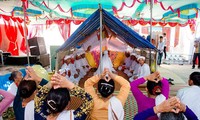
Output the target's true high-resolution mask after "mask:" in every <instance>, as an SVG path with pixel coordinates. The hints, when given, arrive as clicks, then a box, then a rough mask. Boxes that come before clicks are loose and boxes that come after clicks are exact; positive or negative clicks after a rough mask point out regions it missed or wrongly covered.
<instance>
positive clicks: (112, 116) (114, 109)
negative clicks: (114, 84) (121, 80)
mask: <svg viewBox="0 0 200 120" xmlns="http://www.w3.org/2000/svg"><path fill="white" fill-rule="evenodd" d="M109 102H110V103H109V106H108V120H123V119H124V108H123V105H122V103H121V102H120V100H119V99H117V98H116V97H115V96H113V97H111V98H110V100H109Z"/></svg>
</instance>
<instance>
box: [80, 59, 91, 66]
mask: <svg viewBox="0 0 200 120" xmlns="http://www.w3.org/2000/svg"><path fill="white" fill-rule="evenodd" d="M81 62H82V64H83V66H89V65H88V62H87V60H86V58H82V59H81Z"/></svg>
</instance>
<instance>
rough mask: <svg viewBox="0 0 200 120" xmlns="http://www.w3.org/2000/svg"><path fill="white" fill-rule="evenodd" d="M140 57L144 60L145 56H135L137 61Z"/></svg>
mask: <svg viewBox="0 0 200 120" xmlns="http://www.w3.org/2000/svg"><path fill="white" fill-rule="evenodd" d="M140 59H143V60H145V57H144V56H138V57H137V60H138V61H139V60H140Z"/></svg>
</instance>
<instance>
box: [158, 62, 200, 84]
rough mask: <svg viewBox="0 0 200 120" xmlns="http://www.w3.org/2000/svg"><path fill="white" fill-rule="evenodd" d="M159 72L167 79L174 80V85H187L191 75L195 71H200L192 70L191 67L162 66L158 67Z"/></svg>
mask: <svg viewBox="0 0 200 120" xmlns="http://www.w3.org/2000/svg"><path fill="white" fill-rule="evenodd" d="M158 71H160V73H161V74H162V75H163V77H166V78H172V79H174V80H175V81H174V83H186V84H187V81H188V78H189V75H190V74H191V73H192V72H194V71H199V72H200V70H199V69H197V68H195V69H192V66H191V65H165V64H163V65H161V66H159V67H158Z"/></svg>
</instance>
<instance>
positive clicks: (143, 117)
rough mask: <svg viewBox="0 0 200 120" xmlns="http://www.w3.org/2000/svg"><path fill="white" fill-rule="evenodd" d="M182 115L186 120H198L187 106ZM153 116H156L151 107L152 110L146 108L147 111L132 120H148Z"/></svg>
mask: <svg viewBox="0 0 200 120" xmlns="http://www.w3.org/2000/svg"><path fill="white" fill-rule="evenodd" d="M183 114H184V115H185V116H186V118H187V120H198V118H197V116H196V115H195V114H194V113H193V112H192V110H191V109H190V108H188V107H187V106H186V111H185V112H184V113H183ZM155 115H156V114H155V113H154V110H153V107H152V108H148V109H147V110H145V111H142V112H140V113H138V114H137V115H136V116H135V117H134V118H133V120H146V119H147V118H149V117H151V116H155Z"/></svg>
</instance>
